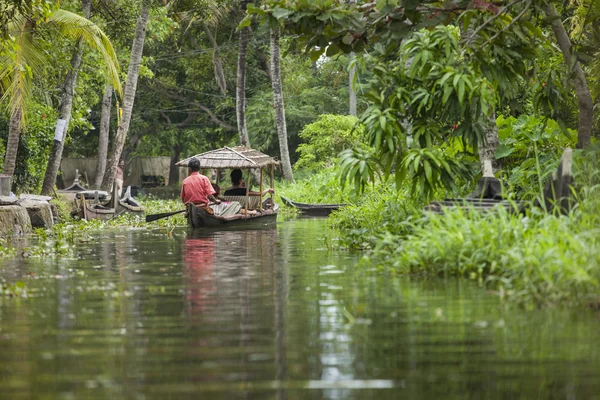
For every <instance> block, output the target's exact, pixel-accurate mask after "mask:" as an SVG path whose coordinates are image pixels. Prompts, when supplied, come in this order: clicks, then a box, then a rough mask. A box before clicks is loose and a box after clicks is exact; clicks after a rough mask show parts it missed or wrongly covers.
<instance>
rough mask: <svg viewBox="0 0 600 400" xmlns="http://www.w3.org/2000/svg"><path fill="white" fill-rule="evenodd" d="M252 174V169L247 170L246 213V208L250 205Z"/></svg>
mask: <svg viewBox="0 0 600 400" xmlns="http://www.w3.org/2000/svg"><path fill="white" fill-rule="evenodd" d="M251 173H252V169H251V168H248V179H247V180H246V211H248V206H249V205H250V174H251Z"/></svg>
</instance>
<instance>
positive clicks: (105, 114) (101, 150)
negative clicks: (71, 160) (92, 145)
mask: <svg viewBox="0 0 600 400" xmlns="http://www.w3.org/2000/svg"><path fill="white" fill-rule="evenodd" d="M112 93H113V88H112V86H111V85H110V84H108V85H106V89H105V90H104V97H103V98H102V114H101V116H100V132H99V133H98V136H99V138H98V162H97V163H96V176H95V178H94V188H96V189H100V185H102V178H104V172H105V171H106V156H107V154H108V137H109V131H110V110H111V108H112V102H111V100H112Z"/></svg>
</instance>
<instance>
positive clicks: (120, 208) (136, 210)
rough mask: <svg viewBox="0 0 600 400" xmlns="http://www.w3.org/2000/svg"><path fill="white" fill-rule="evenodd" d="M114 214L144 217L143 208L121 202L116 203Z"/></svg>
mask: <svg viewBox="0 0 600 400" xmlns="http://www.w3.org/2000/svg"><path fill="white" fill-rule="evenodd" d="M115 211H116V214H117V215H121V214H125V213H128V214H133V215H140V216H142V215H144V207H135V206H132V205H130V204H127V203H124V202H122V201H117V207H116V208H115Z"/></svg>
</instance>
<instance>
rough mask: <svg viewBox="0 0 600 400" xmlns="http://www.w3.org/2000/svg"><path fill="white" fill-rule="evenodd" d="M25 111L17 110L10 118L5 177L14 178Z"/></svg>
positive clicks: (3, 170) (3, 171)
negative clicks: (22, 118) (22, 117)
mask: <svg viewBox="0 0 600 400" xmlns="http://www.w3.org/2000/svg"><path fill="white" fill-rule="evenodd" d="M22 114H23V110H21V109H20V108H17V109H16V110H14V111H13V113H12V115H11V117H10V125H9V127H8V140H7V142H6V155H5V156H4V168H3V169H2V173H3V174H4V175H10V176H13V175H14V174H15V166H16V165H17V152H18V151H19V139H20V136H21V116H22Z"/></svg>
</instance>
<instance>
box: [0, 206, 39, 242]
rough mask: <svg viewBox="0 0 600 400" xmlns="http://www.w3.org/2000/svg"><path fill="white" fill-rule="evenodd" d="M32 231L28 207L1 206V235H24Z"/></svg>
mask: <svg viewBox="0 0 600 400" xmlns="http://www.w3.org/2000/svg"><path fill="white" fill-rule="evenodd" d="M29 232H31V220H30V219H29V215H28V214H27V209H25V207H21V206H20V205H10V206H1V207H0V236H11V235H23V234H26V233H29Z"/></svg>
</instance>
